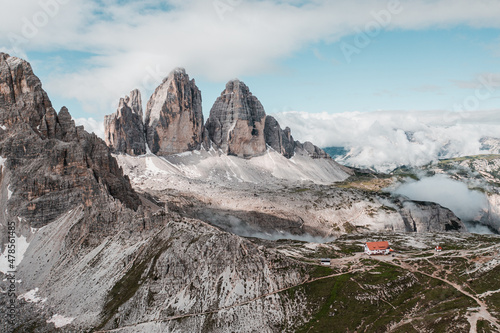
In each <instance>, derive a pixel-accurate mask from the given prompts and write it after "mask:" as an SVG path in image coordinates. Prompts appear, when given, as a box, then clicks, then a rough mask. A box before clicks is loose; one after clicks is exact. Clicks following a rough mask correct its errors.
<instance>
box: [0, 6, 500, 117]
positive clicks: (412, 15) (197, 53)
mask: <svg viewBox="0 0 500 333" xmlns="http://www.w3.org/2000/svg"><path fill="white" fill-rule="evenodd" d="M221 2H222V3H226V4H228V6H229V7H226V10H225V11H222V12H221V10H220V9H219V10H217V9H216V8H215V7H214V4H215V3H218V2H214V1H206V0H184V1H179V0H169V1H166V0H163V1H152V0H148V1H127V2H124V1H118V0H106V1H95V0H94V1H83V0H72V1H68V0H38V1H37V0H26V1H6V0H2V1H1V8H2V10H1V11H0V30H1V31H4V32H7V34H2V36H1V37H0V45H3V47H2V48H1V49H2V50H9V51H12V50H13V49H16V48H17V49H18V51H17V52H16V53H17V55H21V56H24V55H25V54H24V51H49V50H50V51H53V50H60V49H63V50H76V51H83V52H93V53H95V54H96V55H97V56H95V57H93V58H91V59H89V60H88V67H87V68H85V69H81V68H76V69H75V70H74V71H73V72H69V73H66V74H63V75H60V74H54V75H53V77H52V78H51V79H50V80H49V81H48V82H45V85H46V86H47V87H48V88H49V90H50V91H51V93H56V94H58V95H60V96H61V97H63V98H68V99H71V98H75V99H77V100H79V101H80V102H82V103H84V106H85V109H86V111H89V112H99V113H101V114H102V113H109V112H110V111H112V110H113V109H114V108H113V107H111V106H112V105H114V104H116V101H117V100H118V98H119V97H120V96H122V95H124V94H126V93H127V92H128V91H130V90H131V89H133V88H136V87H138V88H143V89H142V90H143V92H145V93H149V92H151V91H150V90H151V89H152V88H150V87H151V86H154V84H155V83H156V84H158V83H159V79H158V78H157V76H160V77H161V76H162V75H165V74H167V73H168V72H169V71H170V70H171V69H173V68H174V67H177V66H184V67H186V68H187V70H188V72H189V73H190V74H191V76H194V77H200V76H203V77H206V78H209V79H213V80H220V81H224V80H227V79H230V78H233V77H237V76H241V75H245V74H256V73H261V72H267V71H271V70H276V69H277V67H278V65H277V63H278V61H279V60H281V59H283V58H285V57H287V56H289V55H290V54H293V52H295V51H297V50H300V49H301V48H303V47H305V46H308V45H311V44H312V43H315V42H318V41H325V42H332V41H337V40H338V39H339V38H341V37H342V36H346V35H349V34H353V33H354V32H355V31H356V29H363V28H364V27H365V25H366V23H368V22H373V20H374V18H373V15H372V12H380V11H381V10H385V9H386V8H388V3H390V1H382V0H367V1H352V0H339V1H328V0H314V1H309V2H305V3H304V2H303V1H257V0H245V1H224V0H222V1H221ZM47 4H51V6H52V7H50V6H48V7H47ZM401 5H402V7H403V10H402V12H401V13H400V14H397V15H393V16H392V18H391V20H390V24H389V25H388V26H387V29H397V28H402V29H422V28H427V27H436V26H437V27H449V26H453V25H460V24H466V25H470V26H474V27H500V20H498V15H497V13H499V12H500V2H498V1H495V0H482V1H472V0H437V1H426V0H419V1H411V2H410V1H401ZM47 8H49V9H47ZM154 8H156V9H158V8H168V10H153V9H154ZM44 15H45V16H44ZM44 17H47V20H46V21H44V19H43V18H44ZM221 17H222V19H221ZM30 25H31V26H30ZM33 26H34V27H35V29H31V33H29V34H28V35H29V36H27V35H26V32H30V29H29V27H31V28H33ZM34 30H36V31H34ZM23 31H24V34H23ZM12 36H20V37H22V38H23V39H24V41H23V42H22V43H19V44H18V45H17V46H16V45H13V44H12ZM151 72H152V73H153V74H151Z"/></svg>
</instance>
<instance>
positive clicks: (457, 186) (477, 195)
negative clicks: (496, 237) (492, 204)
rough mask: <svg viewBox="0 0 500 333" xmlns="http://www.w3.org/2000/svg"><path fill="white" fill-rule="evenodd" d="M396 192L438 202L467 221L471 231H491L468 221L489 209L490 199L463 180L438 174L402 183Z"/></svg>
mask: <svg viewBox="0 0 500 333" xmlns="http://www.w3.org/2000/svg"><path fill="white" fill-rule="evenodd" d="M394 193H395V194H400V195H404V196H406V197H408V198H410V199H412V200H418V201H432V202H436V203H438V204H440V205H441V206H443V207H446V208H448V209H450V210H451V211H453V212H454V213H455V215H457V216H458V217H459V218H460V219H461V220H462V221H464V222H466V225H467V227H468V229H469V231H471V232H475V233H491V232H490V231H489V230H488V227H486V226H484V225H481V224H477V223H467V222H469V221H478V220H479V219H480V217H481V215H482V213H483V211H485V210H486V211H487V210H488V199H487V198H486V195H485V194H484V193H482V192H478V191H471V190H469V188H468V187H467V185H466V184H464V183H462V182H459V181H456V180H452V179H450V178H448V177H447V176H445V175H436V176H433V177H428V178H424V179H422V180H419V181H414V182H409V183H405V184H402V185H400V186H399V187H398V188H397V189H395V190H394Z"/></svg>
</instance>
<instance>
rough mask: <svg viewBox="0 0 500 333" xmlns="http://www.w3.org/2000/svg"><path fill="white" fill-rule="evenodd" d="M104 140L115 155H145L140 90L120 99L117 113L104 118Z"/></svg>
mask: <svg viewBox="0 0 500 333" xmlns="http://www.w3.org/2000/svg"><path fill="white" fill-rule="evenodd" d="M104 139H105V141H106V144H107V145H108V147H110V148H111V150H112V151H113V152H115V153H125V154H129V155H143V154H145V153H146V137H145V135H144V124H143V121H142V100H141V93H140V92H139V90H137V89H136V90H133V91H131V92H130V97H129V96H126V97H125V98H121V99H120V104H119V106H118V110H117V111H116V113H113V114H112V115H109V116H105V117H104Z"/></svg>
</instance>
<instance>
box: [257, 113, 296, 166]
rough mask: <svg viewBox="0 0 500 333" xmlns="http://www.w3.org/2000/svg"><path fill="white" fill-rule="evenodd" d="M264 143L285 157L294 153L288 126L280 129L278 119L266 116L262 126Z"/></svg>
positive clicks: (289, 156) (293, 144)
mask: <svg viewBox="0 0 500 333" xmlns="http://www.w3.org/2000/svg"><path fill="white" fill-rule="evenodd" d="M264 134H265V137H266V143H267V144H268V145H269V146H270V147H271V148H273V149H274V150H276V151H277V152H278V153H280V154H282V155H283V156H285V157H286V158H291V157H292V156H293V155H294V153H295V142H294V141H293V137H292V133H291V130H290V128H289V127H286V128H285V130H282V129H281V127H280V124H279V123H278V121H277V120H276V119H275V118H274V117H272V116H267V117H266V126H265V128H264Z"/></svg>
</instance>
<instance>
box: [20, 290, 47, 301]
mask: <svg viewBox="0 0 500 333" xmlns="http://www.w3.org/2000/svg"><path fill="white" fill-rule="evenodd" d="M37 292H38V288H35V289H32V290H30V291H28V292H27V293H25V294H22V295H19V296H18V297H17V299H24V300H25V301H26V302H29V303H39V302H42V303H45V302H46V301H47V299H46V298H41V297H38V296H36V293H37Z"/></svg>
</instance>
